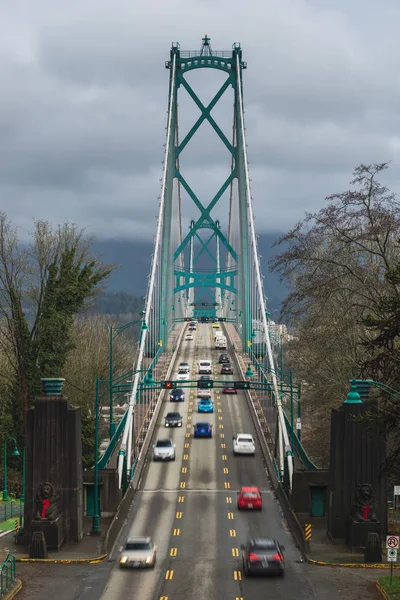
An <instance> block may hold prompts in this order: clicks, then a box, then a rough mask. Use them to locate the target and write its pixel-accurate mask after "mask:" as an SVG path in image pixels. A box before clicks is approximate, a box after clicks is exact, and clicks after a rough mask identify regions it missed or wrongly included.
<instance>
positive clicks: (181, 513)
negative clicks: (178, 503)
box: [175, 512, 183, 519]
mask: <svg viewBox="0 0 400 600" xmlns="http://www.w3.org/2000/svg"><path fill="white" fill-rule="evenodd" d="M182 515H183V512H177V513H176V515H175V517H176V518H177V519H182Z"/></svg>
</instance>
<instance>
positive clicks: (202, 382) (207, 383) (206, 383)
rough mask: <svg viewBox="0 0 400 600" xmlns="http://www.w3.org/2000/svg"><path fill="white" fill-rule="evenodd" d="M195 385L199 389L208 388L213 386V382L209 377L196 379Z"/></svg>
mask: <svg viewBox="0 0 400 600" xmlns="http://www.w3.org/2000/svg"><path fill="white" fill-rule="evenodd" d="M197 387H198V388H199V389H200V390H208V389H210V388H212V387H214V382H213V381H211V379H198V381H197Z"/></svg>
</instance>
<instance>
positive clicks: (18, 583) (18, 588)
mask: <svg viewBox="0 0 400 600" xmlns="http://www.w3.org/2000/svg"><path fill="white" fill-rule="evenodd" d="M21 590H22V581H21V580H20V579H16V580H15V585H14V587H13V588H12V589H11V590H9V591H8V592H7V593H6V595H5V596H2V600H11V598H14V596H16V595H17V594H18V593H19V592H20V591H21Z"/></svg>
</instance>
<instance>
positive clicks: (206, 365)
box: [199, 360, 212, 375]
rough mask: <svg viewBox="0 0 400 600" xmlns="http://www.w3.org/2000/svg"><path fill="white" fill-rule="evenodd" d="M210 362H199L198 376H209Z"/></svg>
mask: <svg viewBox="0 0 400 600" xmlns="http://www.w3.org/2000/svg"><path fill="white" fill-rule="evenodd" d="M211 374H212V362H211V360H199V375H211Z"/></svg>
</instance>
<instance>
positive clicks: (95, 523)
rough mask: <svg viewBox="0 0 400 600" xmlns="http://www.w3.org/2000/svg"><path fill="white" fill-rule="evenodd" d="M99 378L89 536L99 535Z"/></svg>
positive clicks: (97, 383)
mask: <svg viewBox="0 0 400 600" xmlns="http://www.w3.org/2000/svg"><path fill="white" fill-rule="evenodd" d="M99 404H100V399H99V378H98V377H96V416H95V434H94V485H93V493H94V498H93V517H92V530H91V532H90V533H91V535H100V533H101V531H100V514H99V465H98V460H99V456H98V455H99Z"/></svg>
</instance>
